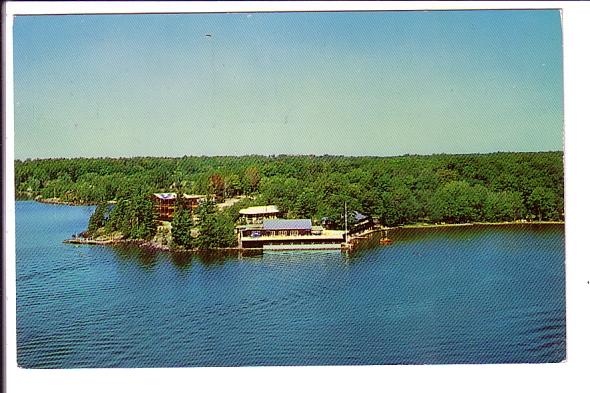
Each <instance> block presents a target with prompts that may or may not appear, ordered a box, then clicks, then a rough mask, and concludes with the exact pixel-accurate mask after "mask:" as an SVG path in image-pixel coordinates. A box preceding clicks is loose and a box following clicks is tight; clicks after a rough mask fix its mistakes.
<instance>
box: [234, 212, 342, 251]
mask: <svg viewBox="0 0 590 393" xmlns="http://www.w3.org/2000/svg"><path fill="white" fill-rule="evenodd" d="M343 240H344V231H327V230H324V229H323V228H322V227H314V226H312V224H311V220H310V219H308V218H307V219H292V220H286V219H272V220H264V221H263V223H262V225H259V226H258V227H257V228H256V227H252V226H250V227H247V228H244V229H242V230H241V231H240V234H239V244H240V246H241V247H242V248H263V249H304V248H340V244H341V243H342V242H343Z"/></svg>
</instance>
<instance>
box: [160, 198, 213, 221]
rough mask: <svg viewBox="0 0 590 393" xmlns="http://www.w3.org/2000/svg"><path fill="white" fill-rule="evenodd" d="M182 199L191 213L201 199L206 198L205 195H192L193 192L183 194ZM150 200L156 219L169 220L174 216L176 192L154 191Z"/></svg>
mask: <svg viewBox="0 0 590 393" xmlns="http://www.w3.org/2000/svg"><path fill="white" fill-rule="evenodd" d="M183 197H184V200H185V201H186V204H187V206H188V207H189V208H190V210H191V213H193V214H194V213H195V211H196V209H197V208H198V207H199V205H200V204H201V202H202V201H204V200H206V199H207V195H194V194H183ZM152 201H153V202H154V206H155V209H156V212H157V214H158V219H159V220H161V221H170V220H172V218H173V217H174V209H175V207H176V193H175V192H167V193H156V194H153V195H152Z"/></svg>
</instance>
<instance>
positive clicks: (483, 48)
mask: <svg viewBox="0 0 590 393" xmlns="http://www.w3.org/2000/svg"><path fill="white" fill-rule="evenodd" d="M13 32H14V38H13V46H14V52H13V56H14V107H15V113H14V120H15V158H16V159H26V158H54V157H105V156H109V157H128V156H183V155H197V156H200V155H246V154H263V155H271V154H317V155H323V154H335V155H352V156H358V155H376V156H397V155H404V154H432V153H486V152H495V151H548V150H563V64H562V35H561V22H560V14H559V11H557V10H522V11H481V10H480V11H429V12H427V11H411V12H408V11H405V12H324V13H318V12H314V13H312V12H309V13H238V14H166V15H164V14H160V15H147V14H144V15H55V16H17V17H15V20H14V31H13Z"/></svg>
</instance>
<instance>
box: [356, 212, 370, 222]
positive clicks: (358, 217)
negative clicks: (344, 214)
mask: <svg viewBox="0 0 590 393" xmlns="http://www.w3.org/2000/svg"><path fill="white" fill-rule="evenodd" d="M367 218H368V217H367V216H365V215H364V214H362V213H359V212H357V211H355V212H354V221H356V222H359V221H363V220H366V219H367Z"/></svg>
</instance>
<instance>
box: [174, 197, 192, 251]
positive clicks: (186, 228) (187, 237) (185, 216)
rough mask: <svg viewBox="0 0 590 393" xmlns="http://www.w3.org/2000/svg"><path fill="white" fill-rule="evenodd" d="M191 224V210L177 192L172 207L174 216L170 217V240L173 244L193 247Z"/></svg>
mask: <svg viewBox="0 0 590 393" xmlns="http://www.w3.org/2000/svg"><path fill="white" fill-rule="evenodd" d="M192 225H193V222H192V216H191V211H190V209H189V208H188V207H187V206H186V201H185V200H184V198H183V196H182V194H181V193H178V194H177V197H176V204H175V207H174V217H173V218H172V240H173V241H174V244H176V245H177V246H180V247H183V248H192V247H193V245H194V241H193V238H192V236H191V227H192Z"/></svg>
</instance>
